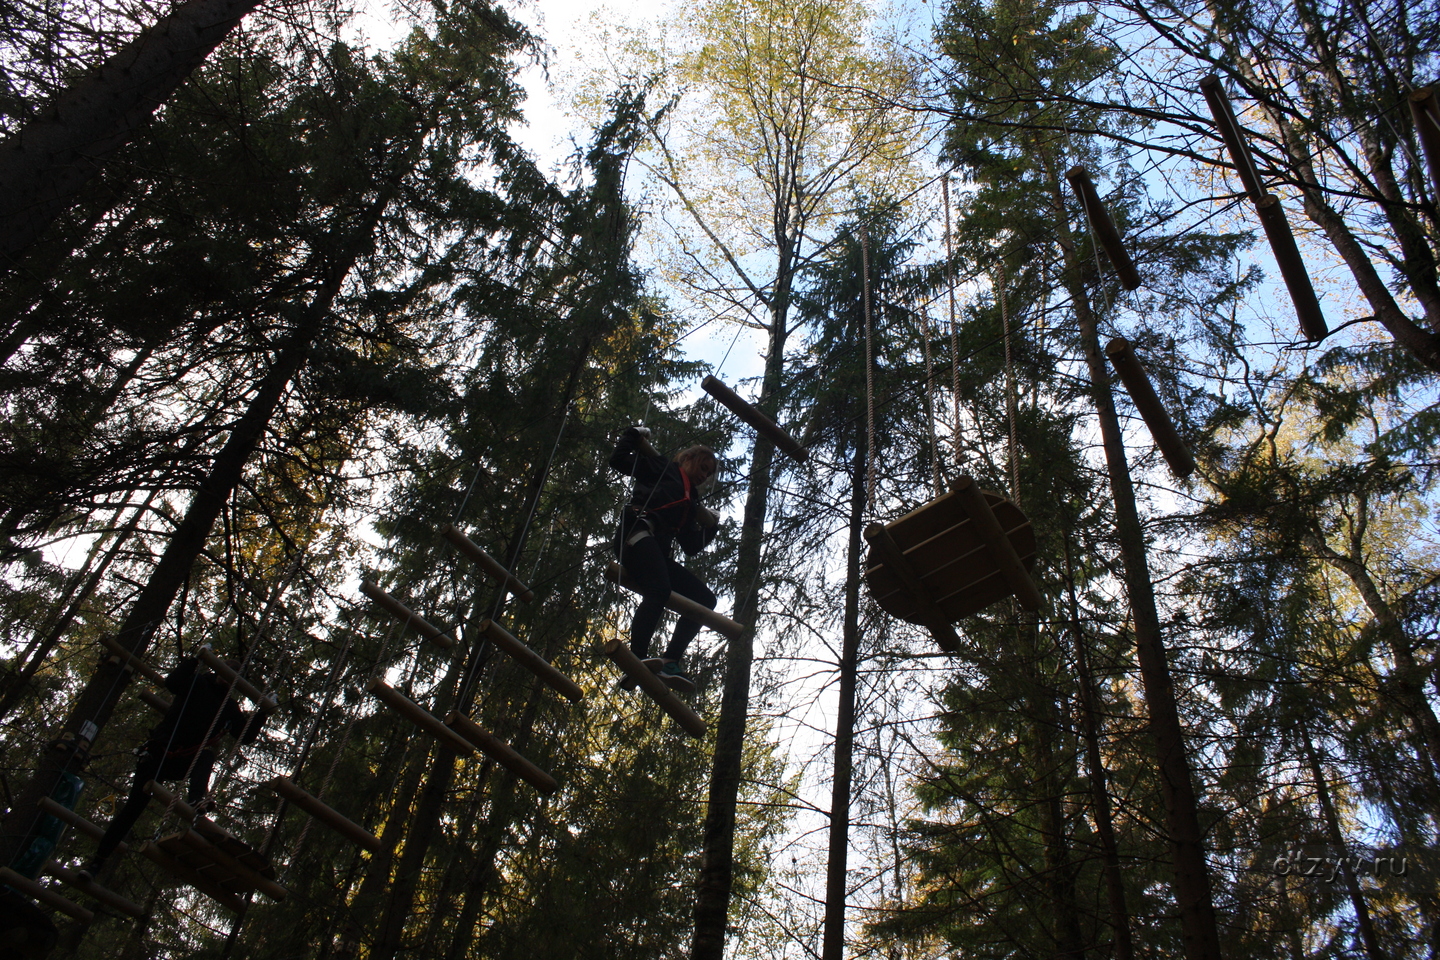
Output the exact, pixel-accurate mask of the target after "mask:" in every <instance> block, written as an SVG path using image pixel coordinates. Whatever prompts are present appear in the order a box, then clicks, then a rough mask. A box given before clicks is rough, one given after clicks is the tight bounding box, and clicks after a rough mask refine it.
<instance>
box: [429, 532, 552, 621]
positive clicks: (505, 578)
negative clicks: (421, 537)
mask: <svg viewBox="0 0 1440 960" xmlns="http://www.w3.org/2000/svg"><path fill="white" fill-rule="evenodd" d="M440 534H441V536H443V537H444V538H445V539H446V540H449V541H450V542H451V543H453V544H454V545H455V549H457V550H459V551H460V552H461V553H463V554H465V556H467V557H469V558H470V559H471V560H474V561H475V562H476V563H477V564H479V566H480V568H481V569H482V570H484V571H485V572H486V573H488V574H490V576H491V578H492V579H494V580H495V582H496V583H498V584H500V585H501V586H502V587H504V588H505V589H506V591H508V592H509V593H512V594H514V595H515V596H517V597H519V598H520V599H521V600H523V601H525V602H526V603H529V602H530V601H531V600H534V599H535V592H534V591H533V590H531V589H530V588H529V587H527V586H525V584H524V583H522V582H521V581H520V579H519V578H518V577H516V576H515V575H514V574H513V573H511V572H510V571H509V570H506V569H505V565H504V564H503V563H501V562H500V561H499V560H496V559H495V558H494V557H492V556H490V554H488V553H486V552H485V551H484V550H483V549H482V548H481V547H480V545H479V544H478V543H476V542H475V541H474V540H471V539H470V538H469V537H467V536H465V534H463V533H461V532H460V530H459V529H458V528H457V527H456V526H455V525H454V524H448V523H447V524H446V525H445V526H444V527H442V528H441V529H440Z"/></svg>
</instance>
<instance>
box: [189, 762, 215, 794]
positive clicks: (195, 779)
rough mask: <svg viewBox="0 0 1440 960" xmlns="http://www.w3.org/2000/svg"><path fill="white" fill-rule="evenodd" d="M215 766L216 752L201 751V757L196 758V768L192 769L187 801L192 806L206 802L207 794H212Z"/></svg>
mask: <svg viewBox="0 0 1440 960" xmlns="http://www.w3.org/2000/svg"><path fill="white" fill-rule="evenodd" d="M214 766H215V751H213V750H201V751H200V756H198V757H196V758H195V766H193V767H191V768H190V793H189V795H188V797H187V799H188V800H189V801H190V805H191V806H194V805H195V804H197V803H199V802H200V801H201V800H204V799H205V794H207V793H209V792H210V771H211V770H212V769H213V768H214Z"/></svg>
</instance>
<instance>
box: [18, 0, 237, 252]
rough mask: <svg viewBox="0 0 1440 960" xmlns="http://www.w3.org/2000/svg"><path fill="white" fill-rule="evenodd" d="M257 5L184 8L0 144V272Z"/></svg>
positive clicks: (217, 0) (208, 2)
mask: <svg viewBox="0 0 1440 960" xmlns="http://www.w3.org/2000/svg"><path fill="white" fill-rule="evenodd" d="M256 6H258V0H191V2H189V3H185V4H182V5H180V6H178V7H176V8H175V9H174V10H173V11H172V12H171V13H169V14H167V15H166V16H164V17H162V18H161V19H160V20H159V21H158V22H157V23H156V24H155V25H154V26H152V27H150V28H149V29H147V30H145V31H143V32H141V33H140V35H139V36H137V37H136V38H135V39H133V40H131V41H130V42H129V43H128V44H126V45H125V46H124V47H122V48H121V49H120V50H118V51H116V53H115V54H114V55H113V56H111V57H110V59H108V60H107V61H105V63H104V64H102V65H101V66H100V67H99V68H98V69H96V70H95V71H93V72H91V73H88V74H86V75H84V76H83V77H81V78H80V79H79V80H77V81H75V83H74V84H72V85H71V86H70V87H69V88H68V89H66V90H65V91H63V92H61V93H60V94H59V95H58V96H57V97H56V98H55V99H54V100H53V101H51V102H50V103H49V104H48V105H47V106H46V108H45V109H44V111H43V112H41V113H40V115H39V116H38V117H36V118H35V119H34V120H32V121H30V122H29V123H27V124H26V125H25V126H24V127H22V128H21V129H20V130H19V131H18V132H16V133H15V134H13V135H11V136H9V137H7V138H6V139H5V140H4V141H3V142H0V187H3V189H0V270H7V269H9V268H10V267H11V266H12V265H14V263H15V262H16V261H17V260H18V259H19V258H20V256H21V255H22V254H23V253H24V251H25V250H26V249H27V248H28V247H29V246H30V245H31V244H32V243H34V241H35V240H36V239H37V238H38V237H39V236H40V234H41V233H43V232H44V231H45V228H46V227H48V226H49V225H50V224H51V223H52V222H54V220H55V219H56V218H57V217H58V216H59V215H60V214H61V213H62V212H63V211H64V210H65V209H66V208H67V207H69V206H70V205H71V204H72V203H73V202H74V199H75V195H76V194H77V193H78V192H79V191H80V188H81V187H83V186H84V185H85V183H86V182H87V181H88V180H89V179H90V178H91V177H93V176H94V175H95V173H96V172H97V171H98V170H99V169H100V167H101V166H102V165H103V164H104V163H105V161H106V160H107V159H109V157H110V156H111V155H112V154H113V153H114V152H115V151H116V150H118V149H120V148H121V147H123V146H124V145H125V144H127V143H129V142H130V140H132V139H133V138H134V136H135V134H136V132H137V131H138V130H139V129H140V128H141V127H142V126H144V125H145V123H147V122H148V121H149V119H150V117H151V115H152V114H154V113H155V111H156V110H157V109H158V108H159V107H160V105H161V104H163V103H165V102H166V101H167V100H169V99H170V95H171V94H173V93H174V92H175V90H176V88H177V87H179V86H180V84H181V83H183V82H184V81H185V79H186V78H187V77H189V76H190V74H191V73H193V72H194V71H195V69H196V68H197V67H199V66H200V64H201V63H203V62H204V61H205V58H206V57H208V56H209V55H210V54H211V52H212V51H213V50H214V49H215V48H216V47H218V46H219V45H220V44H221V42H222V41H224V39H225V38H226V37H227V36H229V34H230V32H231V31H232V30H234V29H235V27H236V25H238V24H239V23H240V19H241V18H242V17H244V16H245V15H246V14H247V13H249V12H250V11H251V10H253V9H255V7H256Z"/></svg>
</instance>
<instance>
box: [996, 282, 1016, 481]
mask: <svg viewBox="0 0 1440 960" xmlns="http://www.w3.org/2000/svg"><path fill="white" fill-rule="evenodd" d="M996 272H997V274H998V277H997V279H998V281H999V283H998V289H999V291H1000V323H1001V327H1002V328H1003V330H1004V333H1005V414H1006V416H1007V418H1008V419H1009V421H1010V499H1011V500H1014V501H1015V506H1017V507H1018V506H1020V444H1019V442H1018V441H1017V439H1016V431H1015V407H1016V398H1015V365H1014V363H1013V362H1012V360H1011V356H1010V310H1009V308H1008V306H1007V305H1006V302H1005V261H1004V260H1001V261H1000V262H999V264H998V265H997V268H996Z"/></svg>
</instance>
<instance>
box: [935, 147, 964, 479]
mask: <svg viewBox="0 0 1440 960" xmlns="http://www.w3.org/2000/svg"><path fill="white" fill-rule="evenodd" d="M940 194H941V196H942V197H943V198H944V204H943V205H944V207H945V290H946V294H947V296H948V298H949V300H950V396H951V397H952V398H953V399H954V401H955V411H954V415H955V419H954V421H953V426H952V427H951V432H950V445H951V447H953V448H954V453H955V465H956V467H957V468H961V467H964V465H965V458H964V456H963V455H962V454H961V452H960V335H959V333H958V332H957V331H956V327H955V272H954V271H955V250H954V248H953V246H952V245H951V239H950V175H949V174H948V173H947V174H945V176H943V177H941V178H940Z"/></svg>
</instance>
